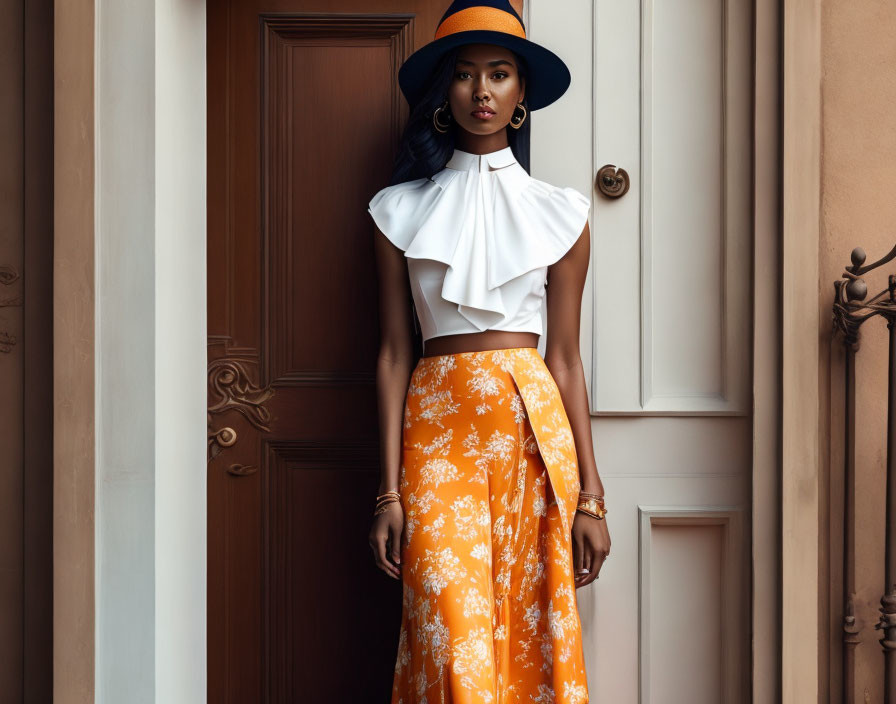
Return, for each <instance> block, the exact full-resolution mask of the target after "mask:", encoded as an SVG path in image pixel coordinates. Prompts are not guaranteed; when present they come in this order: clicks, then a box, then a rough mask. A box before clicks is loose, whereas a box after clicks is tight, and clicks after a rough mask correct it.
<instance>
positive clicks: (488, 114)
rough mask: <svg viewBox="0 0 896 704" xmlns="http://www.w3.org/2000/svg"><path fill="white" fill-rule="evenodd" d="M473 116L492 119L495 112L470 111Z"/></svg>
mask: <svg viewBox="0 0 896 704" xmlns="http://www.w3.org/2000/svg"><path fill="white" fill-rule="evenodd" d="M470 114H471V115H472V116H473V117H478V118H479V119H480V120H491V119H492V118H493V117H494V116H495V113H493V112H491V111H490V110H474V111H473V112H471V113H470Z"/></svg>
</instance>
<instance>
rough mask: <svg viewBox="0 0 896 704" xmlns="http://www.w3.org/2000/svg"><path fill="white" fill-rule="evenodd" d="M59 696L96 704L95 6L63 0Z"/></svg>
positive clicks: (57, 200) (58, 61) (57, 320)
mask: <svg viewBox="0 0 896 704" xmlns="http://www.w3.org/2000/svg"><path fill="white" fill-rule="evenodd" d="M54 10H55V26H54V71H55V76H54V93H55V115H54V152H53V153H54V178H53V181H54V214H53V229H54V261H53V289H54V290H53V311H54V321H53V323H54V324H53V340H54V353H53V382H54V391H53V426H54V427H53V467H54V487H53V494H54V495H53V519H54V526H53V549H54V561H53V565H54V576H53V600H54V612H53V638H54V654H53V694H54V698H53V701H54V702H55V704H69V703H72V704H74V703H78V704H82V703H86V702H93V701H94V660H95V657H94V622H95V612H94V518H93V516H94V464H95V441H94V426H95V423H94V379H95V374H94V318H95V316H94V300H95V299H94V297H95V290H94V176H95V170H94V131H93V125H94V124H95V121H94V3H93V0H55V8H54Z"/></svg>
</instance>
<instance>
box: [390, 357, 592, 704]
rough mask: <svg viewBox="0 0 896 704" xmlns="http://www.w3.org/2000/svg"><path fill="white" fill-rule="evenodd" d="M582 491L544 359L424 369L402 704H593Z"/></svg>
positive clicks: (408, 431) (413, 405)
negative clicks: (584, 628) (579, 528)
mask: <svg viewBox="0 0 896 704" xmlns="http://www.w3.org/2000/svg"><path fill="white" fill-rule="evenodd" d="M579 487H580V483H579V474H578V463H577V461H576V452H575V444H574V440H573V435H572V430H571V429H570V425H569V420H568V418H567V415H566V413H565V411H564V408H563V404H562V401H561V398H560V393H559V391H558V389H557V385H556V383H555V382H554V379H553V377H552V376H551V374H550V372H549V371H548V368H547V366H546V365H545V363H544V360H543V359H542V358H541V355H540V354H539V353H538V351H537V349H536V348H534V347H517V348H511V349H501V350H486V351H476V352H461V353H457V354H446V355H439V356H434V357H423V358H422V359H421V360H420V361H419V363H418V364H417V366H416V368H415V369H414V371H413V374H412V376H411V380H410V385H409V387H408V393H407V399H406V404H405V415H404V427H403V446H402V465H401V469H400V475H399V494H400V497H401V505H402V508H403V510H404V514H405V530H404V533H403V537H402V541H401V548H400V555H401V563H400V568H401V575H402V594H403V598H402V619H401V630H400V634H399V645H398V655H397V658H396V662H395V674H394V679H393V686H392V699H391V701H392V704H444V703H449V704H517V703H519V704H523V703H525V704H555V703H556V704H586V703H587V702H588V690H587V683H586V678H585V664H584V657H583V652H582V633H581V623H580V621H579V614H578V608H577V605H576V593H575V581H574V575H573V565H572V536H571V533H570V526H571V523H572V518H573V512H574V511H575V508H576V504H577V499H578V490H579Z"/></svg>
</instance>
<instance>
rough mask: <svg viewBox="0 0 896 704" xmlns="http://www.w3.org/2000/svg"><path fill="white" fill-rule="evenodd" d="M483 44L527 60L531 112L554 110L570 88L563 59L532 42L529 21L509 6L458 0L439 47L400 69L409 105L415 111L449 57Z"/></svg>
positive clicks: (502, 0)
mask: <svg viewBox="0 0 896 704" xmlns="http://www.w3.org/2000/svg"><path fill="white" fill-rule="evenodd" d="M480 43H481V44H497V45H499V46H503V47H507V48H508V49H510V50H511V51H513V52H516V53H517V54H518V55H519V56H521V57H522V58H523V59H524V60H525V62H526V67H527V68H528V75H527V78H526V103H527V105H528V109H529V110H538V109H539V108H543V107H545V106H547V105H550V104H551V103H553V102H554V101H555V100H557V99H558V98H559V97H560V96H561V95H563V94H564V93H565V92H566V89H567V88H569V83H570V80H571V78H570V74H569V68H567V66H566V64H565V63H564V62H563V59H561V58H560V57H559V56H557V55H556V54H555V53H554V52H552V51H551V50H550V49H546V48H545V47H543V46H541V45H540V44H536V43H535V42H533V41H530V40H529V39H527V38H526V27H525V25H524V24H523V20H522V18H521V17H520V16H519V15H518V14H517V13H516V10H514V9H513V6H512V5H511V4H510V2H508V0H455V1H454V2H452V3H451V6H450V7H449V8H448V9H447V10H446V11H445V14H444V15H442V19H441V20H440V21H439V26H438V27H437V28H436V33H435V38H434V39H433V41H431V42H430V43H429V44H426V45H424V46H422V47H421V48H420V49H418V50H417V51H415V52H414V53H413V54H411V55H410V56H409V57H408V58H407V59H406V60H405V62H404V63H403V64H402V65H401V68H399V69H398V84H399V86H401V91H402V93H404V96H405V98H406V99H407V101H408V103H409V104H411V105H415V104H416V103H417V102H418V101H419V100H420V98H421V97H423V94H424V93H425V92H426V88H427V83H428V81H429V80H430V77H431V76H432V72H433V69H434V68H435V67H436V65H437V64H438V62H439V59H441V58H442V56H444V55H445V53H446V52H448V51H450V50H451V49H454V48H455V47H458V46H461V45H462V44H480Z"/></svg>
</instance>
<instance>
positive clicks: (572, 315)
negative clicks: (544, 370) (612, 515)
mask: <svg viewBox="0 0 896 704" xmlns="http://www.w3.org/2000/svg"><path fill="white" fill-rule="evenodd" d="M590 257H591V231H590V229H589V226H588V223H587V222H586V223H585V229H584V230H582V234H581V235H579V238H578V240H576V243H575V244H574V245H573V246H572V247H571V248H570V249H569V251H568V252H567V253H566V254H565V255H563V257H562V258H561V259H560V260H559V261H557V262H555V263H554V264H553V265H551V266H550V267H549V268H548V286H547V293H546V296H547V313H548V334H547V341H546V343H545V356H544V361H545V364H546V365H547V367H548V369H549V370H550V372H551V376H553V377H554V381H556V382H557V388H558V389H559V390H560V396H561V398H562V399H563V407H564V409H565V410H566V415H567V416H568V417H569V424H570V427H571V428H572V433H573V436H574V437H575V442H576V455H577V456H578V460H579V475H580V477H581V482H582V490H583V491H590V492H594V493H596V494H603V493H604V487H603V483H602V482H601V480H600V476H599V475H598V473H597V464H596V463H595V461H594V446H593V444H592V440H591V413H590V410H589V408H588V394H587V391H586V389H585V370H584V369H583V367H582V357H581V355H580V354H579V324H580V320H581V311H582V291H583V289H584V288H585V276H586V275H587V273H588V261H589V259H590Z"/></svg>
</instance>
